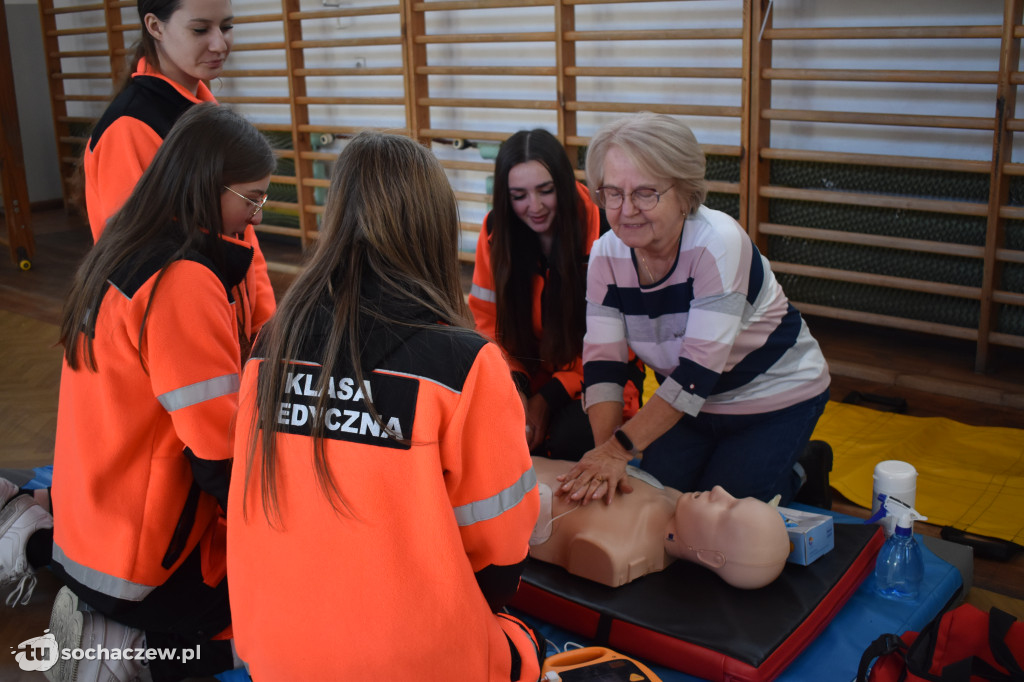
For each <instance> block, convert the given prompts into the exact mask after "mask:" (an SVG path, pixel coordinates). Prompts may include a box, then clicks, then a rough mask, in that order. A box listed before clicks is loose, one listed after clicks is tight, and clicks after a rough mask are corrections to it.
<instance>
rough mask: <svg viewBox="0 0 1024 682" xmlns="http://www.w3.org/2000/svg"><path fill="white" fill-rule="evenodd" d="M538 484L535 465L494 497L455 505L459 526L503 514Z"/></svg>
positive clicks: (470, 524) (469, 524)
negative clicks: (458, 505)
mask: <svg viewBox="0 0 1024 682" xmlns="http://www.w3.org/2000/svg"><path fill="white" fill-rule="evenodd" d="M536 485H537V474H536V472H534V470H533V467H532V466H531V467H530V469H529V470H528V471H527V472H526V473H524V474H523V475H522V476H521V477H520V478H519V480H518V481H516V482H515V483H513V484H512V485H510V486H509V487H507V488H505V489H504V490H502V491H501V492H500V493H498V494H497V495H495V496H493V497H488V498H487V499H484V500H477V501H476V502H470V503H469V504H464V505H462V506H460V507H455V521H456V523H458V524H459V526H472V525H473V524H474V523H477V522H478V521H487V520H489V519H493V518H495V517H498V516H501V515H502V514H504V513H505V512H507V511H508V510H509V509H512V508H513V507H515V506H516V505H517V504H519V503H520V502H522V501H523V498H524V497H526V493H528V492H530V491H531V490H533V488H534V487H535V486H536Z"/></svg>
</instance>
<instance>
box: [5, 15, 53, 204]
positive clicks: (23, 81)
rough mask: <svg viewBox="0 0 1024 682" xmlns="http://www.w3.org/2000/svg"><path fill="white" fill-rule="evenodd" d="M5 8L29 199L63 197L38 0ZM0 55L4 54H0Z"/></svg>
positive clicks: (36, 200)
mask: <svg viewBox="0 0 1024 682" xmlns="http://www.w3.org/2000/svg"><path fill="white" fill-rule="evenodd" d="M4 9H5V10H6V13H7V33H8V36H9V39H10V44H11V55H10V58H11V66H12V68H13V71H14V91H15V95H16V97H17V100H18V125H19V127H20V129H21V144H22V151H23V153H24V156H25V176H26V179H27V181H28V195H29V201H30V202H32V203H36V202H40V201H47V200H53V199H60V198H61V186H60V171H59V168H58V165H57V143H56V141H55V139H54V133H53V118H52V115H51V113H50V93H49V89H48V87H49V86H48V85H47V74H46V64H45V54H44V53H43V38H42V29H41V28H40V23H39V7H38V5H37V4H36V3H35V0H4ZM0 58H5V56H4V55H0Z"/></svg>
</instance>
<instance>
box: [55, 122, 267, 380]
mask: <svg viewBox="0 0 1024 682" xmlns="http://www.w3.org/2000/svg"><path fill="white" fill-rule="evenodd" d="M276 163H277V161H276V159H275V157H274V152H273V149H272V148H271V147H270V144H269V143H268V142H267V140H266V138H265V137H263V135H262V134H261V133H260V132H259V131H258V130H257V129H256V128H255V127H254V126H253V125H252V124H251V123H249V122H248V121H246V120H245V119H244V118H242V117H241V116H239V115H238V114H236V113H234V112H232V111H230V110H229V109H227V108H226V107H219V106H217V105H214V104H199V105H196V106H194V107H192V108H191V109H189V110H188V111H187V112H185V113H184V114H182V116H181V118H179V119H178V121H177V123H175V125H174V127H173V128H172V129H171V132H170V133H169V134H168V136H167V139H166V140H164V143H163V144H162V145H160V149H159V150H158V151H157V153H156V156H155V157H154V158H153V162H152V163H151V164H150V165H149V167H148V168H147V169H146V171H145V172H144V173H143V174H142V177H141V178H140V179H139V182H138V184H136V186H135V190H134V191H133V192H132V194H131V196H129V197H128V199H127V201H125V203H124V205H123V206H122V207H121V210H119V211H118V212H117V213H115V214H114V216H113V217H112V218H111V219H110V222H109V223H108V224H107V226H106V227H105V228H104V230H103V233H102V234H101V235H100V238H99V240H98V241H97V242H96V245H95V246H93V248H92V249H90V251H89V253H88V254H87V255H86V257H85V259H84V260H83V261H82V264H81V265H80V266H79V268H78V270H77V272H76V273H75V279H74V282H73V284H72V286H71V291H70V293H69V295H68V298H67V301H66V302H65V304H64V310H63V313H62V314H61V323H60V341H61V343H62V344H64V357H65V358H66V359H67V362H68V365H69V366H70V367H71V369H78V367H79V364H80V363H79V361H80V360H84V362H85V365H86V367H88V368H89V369H91V370H94V371H95V370H96V369H97V368H98V367H97V362H96V357H95V356H94V354H93V337H94V335H95V330H96V321H97V318H98V317H99V315H101V314H102V310H100V307H99V306H100V302H101V301H102V300H103V295H104V293H105V292H106V289H107V286H108V285H107V280H108V278H109V277H110V276H111V275H112V274H113V273H114V271H115V270H117V269H118V268H119V267H121V266H122V265H123V264H125V263H127V262H129V260H130V261H131V262H132V263H135V264H139V265H141V264H142V263H145V262H147V261H151V260H152V259H154V258H161V259H162V260H161V262H162V264H163V265H162V267H166V266H167V265H169V264H170V263H172V262H174V261H176V260H179V259H181V257H182V256H183V255H184V254H186V253H188V252H189V251H197V252H199V253H201V254H203V255H204V256H206V257H207V258H209V259H210V260H211V261H212V262H213V263H214V264H215V265H217V266H220V265H223V262H224V257H223V251H222V242H221V240H220V238H219V237H220V234H221V233H222V231H223V219H222V216H221V210H220V196H221V193H222V192H223V191H224V186H225V185H233V184H236V183H240V182H251V181H253V180H260V179H262V178H265V177H266V176H268V175H270V174H271V173H272V172H273V171H274V168H275V166H276ZM168 245H170V247H171V248H170V249H168ZM168 251H170V255H169V256H166V254H167V253H168ZM161 276H162V273H161ZM157 286H159V280H157V283H156V285H155V286H154V289H153V295H154V296H155V294H156V287H157ZM150 305H152V297H151V298H150V303H149V304H148V305H147V308H146V313H147V315H148V312H149V306H150ZM144 328H145V322H143V325H142V328H141V329H140V330H139V337H140V340H141V337H142V333H143V330H144ZM79 337H81V339H82V343H79V342H78V340H79ZM141 352H142V351H141V344H140V351H139V353H140V355H139V359H140V361H141V360H142V355H141ZM79 353H81V354H82V357H80V356H79Z"/></svg>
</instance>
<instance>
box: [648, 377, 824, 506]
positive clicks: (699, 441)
mask: <svg viewBox="0 0 1024 682" xmlns="http://www.w3.org/2000/svg"><path fill="white" fill-rule="evenodd" d="M828 395H829V393H828V389H826V390H825V392H824V393H822V394H821V395H819V396H817V397H814V398H811V399H809V400H805V401H803V402H802V403H797V404H796V405H792V406H790V407H786V408H784V409H781V410H776V411H774V412H763V413H761V414H705V413H703V412H702V413H700V414H698V415H697V417H696V418H694V417H689V416H684V417H683V418H682V419H680V420H679V421H678V422H676V424H675V426H673V427H672V428H671V429H669V430H668V431H667V432H665V434H664V435H662V436H661V437H660V438H658V439H657V440H656V441H654V442H653V443H651V445H649V446H648V447H647V449H646V450H644V457H643V460H642V461H641V462H640V468H642V469H643V470H644V471H648V472H650V473H651V474H652V475H654V476H655V477H656V478H657V479H658V480H659V481H661V482H662V483H664V484H665V485H667V486H671V487H673V488H676V489H678V490H682V491H684V492H689V491H693V490H710V489H711V488H712V487H714V486H716V485H720V486H722V487H723V488H725V489H726V490H727V491H729V493H731V494H732V495H733V496H734V497H756V498H758V499H761V500H765V501H768V500H770V499H771V498H773V497H775V495H777V494H781V495H782V502H781V504H783V505H786V504H789V503H790V502H791V501H792V500H793V497H794V496H795V495H796V493H797V490H799V488H800V478H799V476H798V475H797V473H796V472H795V471H794V470H793V465H794V464H795V463H796V461H797V459H799V457H800V455H802V454H803V452H804V448H806V447H807V443H808V441H809V440H810V439H811V434H812V433H813V432H814V427H815V425H816V424H817V423H818V417H820V416H821V413H822V412H824V411H825V403H827V402H828Z"/></svg>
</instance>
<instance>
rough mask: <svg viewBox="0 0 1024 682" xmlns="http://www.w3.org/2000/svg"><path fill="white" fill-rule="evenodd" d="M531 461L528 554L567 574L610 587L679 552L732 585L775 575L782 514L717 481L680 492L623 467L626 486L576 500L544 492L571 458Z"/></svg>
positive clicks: (784, 550) (782, 548)
mask: <svg viewBox="0 0 1024 682" xmlns="http://www.w3.org/2000/svg"><path fill="white" fill-rule="evenodd" d="M533 463H534V464H533V466H534V470H535V471H536V473H537V482H538V484H539V485H540V487H541V512H540V518H539V519H538V522H537V527H536V529H535V530H534V534H533V537H532V538H531V540H530V556H532V557H533V558H535V559H538V560H540V561H545V562H548V563H552V564H556V565H558V566H562V567H563V568H565V569H566V570H567V571H569V572H570V573H572V574H573V575H578V576H581V577H584V578H587V579H589V580H593V581H594V582H598V583H601V584H603V585H608V586H610V587H618V586H619V585H623V584H625V583H628V582H631V581H633V580H636V579H637V578H639V577H641V576H643V575H646V574H648V573H653V572H655V571H661V570H663V569H664V568H665V567H666V566H668V565H669V564H670V563H672V561H673V560H674V559H683V560H685V561H690V562H693V563H697V564H700V565H702V566H705V567H707V568H709V569H710V570H712V571H714V572H715V573H716V574H718V575H719V576H720V577H721V578H722V579H723V580H725V582H727V583H729V584H730V585H732V586H734V587H739V588H743V589H755V588H758V587H763V586H765V585H767V584H768V583H770V582H772V581H773V580H775V578H777V577H778V575H779V573H781V572H782V569H783V567H784V566H785V563H786V557H787V556H789V535H788V533H787V532H786V524H785V522H784V521H783V519H782V516H781V515H780V514H779V512H778V510H777V509H776V508H775V507H772V506H771V505H769V504H766V503H765V502H762V501H760V500H757V499H754V498H751V497H748V498H743V499H740V500H737V499H736V498H735V497H733V496H732V495H730V494H729V493H727V492H726V491H725V490H724V489H722V488H720V487H716V488H714V489H713V490H711V491H709V492H704V493H680V492H679V491H678V490H676V489H675V488H668V487H665V486H662V485H661V484H660V483H659V482H658V481H657V480H656V479H654V478H653V477H652V476H650V475H649V474H647V473H646V472H643V471H640V470H638V469H634V468H632V467H630V468H629V469H627V472H628V473H629V475H630V481H629V482H630V485H632V486H633V492H632V493H629V494H626V495H616V497H615V500H614V501H613V502H612V503H611V504H610V505H606V504H588V505H587V506H585V507H584V506H581V505H580V504H579V503H578V502H570V501H569V500H568V499H567V498H565V497H563V496H558V495H552V494H550V491H551V490H553V489H555V488H557V486H558V482H557V480H556V479H555V477H556V476H558V475H560V474H563V473H565V472H567V471H568V470H569V469H570V468H571V467H572V466H573V462H567V461H562V460H554V459H548V458H546V457H534V458H533ZM545 487H547V488H548V494H545Z"/></svg>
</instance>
